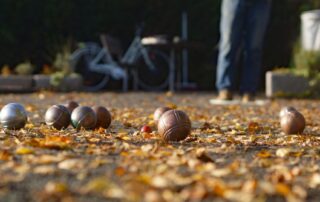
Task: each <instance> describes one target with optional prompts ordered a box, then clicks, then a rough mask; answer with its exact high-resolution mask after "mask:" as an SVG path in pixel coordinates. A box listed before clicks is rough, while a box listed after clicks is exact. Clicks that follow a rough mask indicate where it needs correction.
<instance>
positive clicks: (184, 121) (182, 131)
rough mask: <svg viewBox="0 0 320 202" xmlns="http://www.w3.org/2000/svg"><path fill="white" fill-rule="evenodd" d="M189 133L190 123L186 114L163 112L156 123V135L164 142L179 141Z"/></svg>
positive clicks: (175, 111) (174, 111) (170, 111)
mask: <svg viewBox="0 0 320 202" xmlns="http://www.w3.org/2000/svg"><path fill="white" fill-rule="evenodd" d="M190 132H191V121H190V119H189V117H188V116H187V114H185V113H184V112H183V111H179V110H169V111H167V112H165V113H164V114H163V115H162V116H161V117H160V119H159V122H158V133H159V135H160V136H161V137H162V138H163V140H164V141H166V142H167V141H179V140H183V139H185V138H187V136H188V135H189V134H190Z"/></svg>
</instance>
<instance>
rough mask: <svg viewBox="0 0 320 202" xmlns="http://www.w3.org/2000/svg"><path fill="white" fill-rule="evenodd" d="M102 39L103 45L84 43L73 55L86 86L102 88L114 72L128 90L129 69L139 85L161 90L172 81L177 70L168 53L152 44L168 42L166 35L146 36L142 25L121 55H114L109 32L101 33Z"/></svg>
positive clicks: (73, 60)
mask: <svg viewBox="0 0 320 202" xmlns="http://www.w3.org/2000/svg"><path fill="white" fill-rule="evenodd" d="M100 40H101V43H102V48H101V47H99V45H98V44H97V43H94V42H87V43H83V44H81V46H80V47H79V49H77V50H76V51H75V52H74V53H72V55H71V58H70V62H71V67H72V68H73V70H74V71H75V72H77V73H80V74H82V75H83V77H84V86H85V90H88V91H98V90H101V89H102V88H103V87H105V86H106V84H107V83H108V81H109V79H110V76H111V77H112V78H113V79H116V80H119V79H122V80H123V90H124V91H126V90H127V89H128V78H129V70H130V73H131V75H132V76H133V79H134V88H135V89H137V88H138V87H141V88H143V89H145V90H161V89H164V88H166V87H168V86H169V83H170V82H171V83H172V78H173V74H174V70H173V65H172V64H170V62H169V58H168V56H167V54H165V53H164V52H162V51H160V50H157V49H156V48H154V47H152V46H154V45H159V44H160V45H161V44H166V43H167V40H166V39H165V37H163V36H154V37H144V38H142V37H141V29H139V30H138V31H137V32H136V34H135V37H134V39H133V41H132V43H131V45H130V46H129V48H128V49H127V51H126V52H125V54H123V55H122V56H118V57H117V58H115V57H113V55H112V51H111V48H112V47H111V46H110V41H112V39H111V38H110V37H109V36H107V35H100ZM170 85H171V84H170Z"/></svg>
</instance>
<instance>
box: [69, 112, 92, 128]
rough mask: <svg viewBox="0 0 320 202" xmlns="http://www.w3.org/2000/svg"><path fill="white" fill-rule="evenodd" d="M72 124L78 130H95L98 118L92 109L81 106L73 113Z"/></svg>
mask: <svg viewBox="0 0 320 202" xmlns="http://www.w3.org/2000/svg"><path fill="white" fill-rule="evenodd" d="M71 123H72V126H73V127H74V128H76V129H80V128H84V129H86V130H90V129H94V127H95V126H96V123H97V116H96V113H95V112H94V111H93V110H92V109H91V108H90V107H86V106H79V107H77V108H75V109H74V110H73V111H72V114H71Z"/></svg>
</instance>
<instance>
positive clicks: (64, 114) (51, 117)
mask: <svg viewBox="0 0 320 202" xmlns="http://www.w3.org/2000/svg"><path fill="white" fill-rule="evenodd" d="M45 122H46V124H47V125H48V126H52V127H54V128H55V129H57V130H61V129H64V128H67V127H68V126H69V124H70V113H69V110H68V109H67V108H66V107H65V106H63V105H53V106H51V107H50V108H49V109H48V110H47V112H46V114H45Z"/></svg>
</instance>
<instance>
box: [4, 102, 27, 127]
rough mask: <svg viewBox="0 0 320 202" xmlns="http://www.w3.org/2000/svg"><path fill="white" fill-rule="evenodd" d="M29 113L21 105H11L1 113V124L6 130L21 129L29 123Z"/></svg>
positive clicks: (6, 106) (5, 107)
mask: <svg viewBox="0 0 320 202" xmlns="http://www.w3.org/2000/svg"><path fill="white" fill-rule="evenodd" d="M27 119H28V117H27V112H26V110H25V109H24V107H23V106H22V105H21V104H18V103H9V104H7V105H5V106H4V107H3V108H2V110H1V113H0V123H1V124H2V126H3V127H4V128H8V129H20V128H23V127H24V126H25V124H26V123H27Z"/></svg>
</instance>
